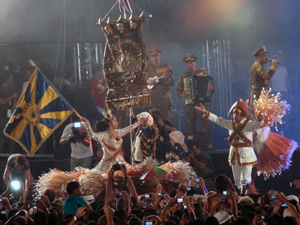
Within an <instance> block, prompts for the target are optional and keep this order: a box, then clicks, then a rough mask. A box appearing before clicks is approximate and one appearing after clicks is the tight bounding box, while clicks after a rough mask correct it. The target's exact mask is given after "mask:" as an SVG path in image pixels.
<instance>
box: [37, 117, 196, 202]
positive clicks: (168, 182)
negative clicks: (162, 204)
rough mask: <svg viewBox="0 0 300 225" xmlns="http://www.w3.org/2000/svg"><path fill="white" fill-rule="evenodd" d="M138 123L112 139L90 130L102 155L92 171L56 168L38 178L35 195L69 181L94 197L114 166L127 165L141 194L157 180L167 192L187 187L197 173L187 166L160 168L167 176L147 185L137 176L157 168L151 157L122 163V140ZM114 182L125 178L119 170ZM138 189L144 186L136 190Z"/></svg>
mask: <svg viewBox="0 0 300 225" xmlns="http://www.w3.org/2000/svg"><path fill="white" fill-rule="evenodd" d="M139 124H140V123H139V122H137V123H135V124H133V125H131V126H128V127H126V128H123V129H115V130H114V131H113V133H115V134H117V135H116V138H112V136H111V132H108V131H104V132H98V133H93V131H92V130H91V128H90V129H89V132H90V135H91V136H92V137H93V138H94V139H96V140H98V141H100V143H101V146H102V149H103V152H104V154H103V158H102V159H101V161H100V162H99V164H98V165H97V166H96V167H95V168H93V169H85V168H81V167H79V168H76V169H77V172H63V171H60V170H56V169H54V170H51V171H50V172H48V173H45V174H43V175H41V176H40V177H39V180H38V181H37V184H36V187H35V188H36V191H37V193H38V194H43V193H44V192H45V190H46V189H52V190H54V191H64V190H65V187H66V185H67V184H68V183H69V182H70V181H72V180H76V181H78V182H79V183H80V185H81V188H82V191H83V193H84V194H92V195H94V196H95V197H96V196H98V195H99V194H100V193H101V192H102V191H103V190H105V186H106V182H107V174H108V171H109V169H110V168H111V167H112V166H113V165H114V164H115V163H122V164H125V165H126V167H127V174H128V176H129V177H130V178H131V179H132V181H133V182H134V184H135V185H136V187H137V189H141V190H142V191H143V192H149V190H151V189H152V187H154V186H156V184H157V179H158V180H159V181H160V183H161V184H162V185H163V186H164V187H165V188H169V189H167V190H170V189H171V188H173V187H174V186H176V185H178V184H180V183H182V184H186V185H189V183H190V180H191V179H192V178H195V177H196V174H195V172H194V171H193V169H192V167H190V166H189V165H188V163H184V162H181V161H179V162H176V163H166V164H164V165H161V166H163V167H166V168H167V169H168V171H169V173H168V174H164V175H161V176H159V177H156V178H155V179H151V180H147V181H146V182H141V181H140V177H141V176H142V175H143V174H144V173H146V172H147V171H149V170H150V169H152V168H154V167H156V166H158V162H157V161H156V160H154V159H152V158H146V159H145V160H144V161H143V162H142V163H140V164H137V165H135V166H131V165H129V164H128V163H127V162H125V160H124V158H123V156H122V152H121V145H122V141H123V140H122V137H123V136H124V135H125V134H126V133H128V132H129V131H131V130H133V129H135V128H136V127H137V126H138V125H139ZM114 181H115V183H116V184H123V182H124V175H123V173H122V172H121V171H115V173H114ZM145 183H146V184H145ZM139 186H143V187H141V188H139Z"/></svg>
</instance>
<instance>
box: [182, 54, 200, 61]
mask: <svg viewBox="0 0 300 225" xmlns="http://www.w3.org/2000/svg"><path fill="white" fill-rule="evenodd" d="M182 60H183V62H187V61H196V60H197V57H196V56H194V55H193V54H191V53H188V54H186V55H185V56H183V59H182Z"/></svg>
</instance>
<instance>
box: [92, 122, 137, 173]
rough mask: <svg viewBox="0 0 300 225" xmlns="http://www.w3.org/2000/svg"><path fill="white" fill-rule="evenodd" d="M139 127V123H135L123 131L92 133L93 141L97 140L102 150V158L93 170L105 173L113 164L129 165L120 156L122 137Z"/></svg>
mask: <svg viewBox="0 0 300 225" xmlns="http://www.w3.org/2000/svg"><path fill="white" fill-rule="evenodd" d="M139 125H140V122H136V123H134V124H133V125H131V126H128V127H125V128H123V129H115V130H114V131H113V132H112V133H109V131H104V132H98V133H94V134H93V136H92V137H93V139H95V140H99V141H100V143H101V145H102V149H103V157H102V159H101V161H100V162H99V163H98V165H97V166H96V167H95V169H97V170H99V171H103V172H106V171H108V170H109V169H110V168H111V167H112V165H114V164H115V163H124V164H126V165H127V166H128V165H129V164H128V163H126V161H125V159H124V158H123V156H122V149H121V147H122V143H123V139H122V137H123V136H124V135H125V134H127V133H129V132H130V131H132V130H134V129H135V128H137V127H138V126H139ZM116 134H117V135H116Z"/></svg>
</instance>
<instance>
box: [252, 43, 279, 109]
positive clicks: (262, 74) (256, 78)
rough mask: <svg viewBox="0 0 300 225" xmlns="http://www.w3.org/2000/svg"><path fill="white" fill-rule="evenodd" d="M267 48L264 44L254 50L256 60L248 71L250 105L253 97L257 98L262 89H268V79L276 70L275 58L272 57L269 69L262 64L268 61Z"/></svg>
mask: <svg viewBox="0 0 300 225" xmlns="http://www.w3.org/2000/svg"><path fill="white" fill-rule="evenodd" d="M267 53H268V52H267V49H266V47H265V46H262V47H261V48H259V49H258V50H257V51H256V52H254V54H253V56H255V58H256V61H255V62H254V64H253V66H252V68H251V71H250V84H251V95H250V105H253V102H254V100H255V99H258V98H259V96H260V93H261V91H262V90H263V89H265V90H267V89H269V85H268V80H270V79H271V78H272V76H273V75H274V74H275V71H276V70H277V64H278V62H277V60H276V59H272V66H271V68H270V70H269V71H267V70H266V69H265V68H264V64H266V63H267V62H268V56H267Z"/></svg>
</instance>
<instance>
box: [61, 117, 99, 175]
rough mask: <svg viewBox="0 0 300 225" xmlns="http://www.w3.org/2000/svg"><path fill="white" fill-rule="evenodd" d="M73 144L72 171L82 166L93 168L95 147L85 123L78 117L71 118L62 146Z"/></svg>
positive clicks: (63, 136)
mask: <svg viewBox="0 0 300 225" xmlns="http://www.w3.org/2000/svg"><path fill="white" fill-rule="evenodd" d="M68 141H70V142H71V150H72V153H71V160H70V171H72V170H74V168H76V167H78V166H81V167H84V168H91V167H92V160H93V147H92V141H91V137H90V136H89V134H88V132H87V128H86V125H85V123H84V122H80V120H79V118H78V117H77V116H76V115H73V116H72V117H71V123H70V124H69V125H67V126H66V127H65V129H64V131H63V134H62V136H61V139H60V141H59V143H60V144H65V143H67V142H68Z"/></svg>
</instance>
